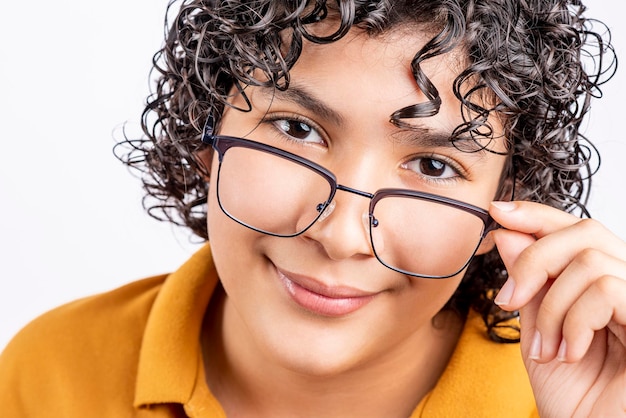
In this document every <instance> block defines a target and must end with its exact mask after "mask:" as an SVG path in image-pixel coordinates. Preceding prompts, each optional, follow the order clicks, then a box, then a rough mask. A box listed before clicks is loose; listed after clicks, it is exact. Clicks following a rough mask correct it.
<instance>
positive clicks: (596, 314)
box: [558, 275, 626, 362]
mask: <svg viewBox="0 0 626 418" xmlns="http://www.w3.org/2000/svg"><path fill="white" fill-rule="evenodd" d="M612 322H614V323H615V324H616V325H617V326H618V327H619V328H620V329H621V330H622V331H623V330H624V327H626V280H623V279H621V278H618V277H615V276H609V275H607V276H602V277H601V278H599V279H598V280H596V281H594V282H593V284H592V285H591V286H590V287H589V289H588V290H587V291H586V292H585V293H583V295H581V297H580V298H579V299H578V300H577V301H576V303H575V304H574V305H573V306H572V308H571V309H570V310H569V311H568V313H567V316H566V318H565V321H564V323H563V342H562V344H561V346H560V348H559V353H558V358H559V360H561V361H565V362H576V361H580V360H581V359H582V358H583V357H584V356H585V354H586V353H587V351H588V349H589V347H590V345H591V342H592V341H593V337H594V335H595V332H597V331H599V330H601V329H604V328H606V327H607V326H610V324H611V323H612ZM618 338H619V337H618ZM622 338H623V335H622Z"/></svg>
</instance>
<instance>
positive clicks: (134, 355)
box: [0, 245, 535, 418]
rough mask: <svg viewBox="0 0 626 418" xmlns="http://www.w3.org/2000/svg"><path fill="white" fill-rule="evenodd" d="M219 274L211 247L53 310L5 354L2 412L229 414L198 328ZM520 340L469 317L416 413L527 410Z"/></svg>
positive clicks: (48, 416)
mask: <svg viewBox="0 0 626 418" xmlns="http://www.w3.org/2000/svg"><path fill="white" fill-rule="evenodd" d="M217 281H218V278H217V274H216V272H215V269H214V267H213V261H212V257H211V251H210V248H209V246H208V245H206V246H205V247H203V248H202V249H200V250H199V251H198V252H197V253H196V254H195V255H194V256H193V257H192V258H191V259H190V260H189V261H187V262H186V263H185V264H184V265H183V266H182V267H181V268H180V269H179V270H178V271H176V272H175V273H173V274H170V275H167V276H160V277H153V278H149V279H144V280H141V281H138V282H134V283H131V284H129V285H126V286H124V287H121V288H119V289H116V290H113V291H111V292H108V293H105V294H101V295H95V296H92V297H88V298H85V299H81V300H78V301H75V302H72V303H70V304H67V305H64V306H61V307H59V308H57V309H55V310H53V311H50V312H48V313H46V314H44V315H43V316H41V317H40V318H38V319H36V320H34V321H33V322H32V323H30V324H29V325H28V326H26V327H25V328H24V329H23V330H22V331H21V332H20V333H18V335H17V336H16V337H15V338H14V339H13V341H12V342H11V343H9V345H8V346H7V347H6V349H5V350H4V352H3V353H2V354H1V355H0V417H3V418H17V417H29V418H38V417H45V418H55V417H64V418H79V417H80V418H86V417H113V418H124V417H186V416H189V417H194V418H202V417H225V414H224V412H223V410H222V408H221V407H220V405H219V403H218V402H217V400H216V399H215V398H214V397H213V395H212V394H211V392H210V390H209V388H208V386H207V384H206V382H205V379H204V368H203V362H202V355H201V350H200V343H199V339H200V328H201V324H202V320H203V316H204V312H205V309H206V307H207V305H208V303H209V299H210V298H211V295H212V293H213V290H214V288H215V285H216V283H217ZM534 414H535V412H534V400H533V396H532V393H531V391H530V386H529V383H528V378H527V376H526V372H525V370H524V367H523V364H522V361H521V357H520V354H519V346H518V345H517V344H512V345H511V344H498V343H494V342H491V341H489V340H488V339H487V338H486V337H485V331H484V326H483V324H482V321H481V320H480V318H479V317H478V316H477V315H475V314H473V315H471V316H470V318H469V319H468V321H467V324H466V326H465V329H464V331H463V334H462V336H461V339H460V341H459V344H458V347H457V349H456V351H455V353H454V355H453V357H452V359H451V361H450V364H449V366H448V368H447V369H446V371H445V372H444V374H443V376H442V377H441V379H440V381H439V383H438V384H437V386H436V387H435V389H434V390H433V391H432V392H431V393H430V394H429V395H428V396H427V397H426V398H424V399H423V400H422V402H421V403H420V405H419V406H418V407H417V408H416V410H415V412H414V413H413V414H412V417H418V416H420V417H448V418H449V417H489V418H492V417H530V416H533V415H534Z"/></svg>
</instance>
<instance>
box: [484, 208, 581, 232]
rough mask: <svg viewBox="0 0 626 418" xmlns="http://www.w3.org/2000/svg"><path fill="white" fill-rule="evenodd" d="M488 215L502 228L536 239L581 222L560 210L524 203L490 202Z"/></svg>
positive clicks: (579, 219)
mask: <svg viewBox="0 0 626 418" xmlns="http://www.w3.org/2000/svg"><path fill="white" fill-rule="evenodd" d="M489 214H490V215H491V217H492V218H493V219H494V220H495V221H496V222H498V224H500V225H501V226H503V227H504V228H506V229H510V230H513V231H519V232H524V233H526V234H529V235H532V236H534V237H535V238H537V239H539V238H542V237H545V236H546V235H550V234H552V233H554V232H556V231H559V230H561V229H564V228H567V227H569V226H572V225H574V224H576V223H578V222H580V221H581V218H579V217H577V216H574V215H572V214H571V213H567V212H564V211H562V210H560V209H556V208H553V207H550V206H547V205H544V204H541V203H535V202H525V201H511V202H491V207H490V208H489Z"/></svg>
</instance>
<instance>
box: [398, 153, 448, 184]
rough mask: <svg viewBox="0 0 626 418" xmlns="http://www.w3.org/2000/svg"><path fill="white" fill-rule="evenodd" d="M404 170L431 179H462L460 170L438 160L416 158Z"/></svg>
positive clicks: (406, 164)
mask: <svg viewBox="0 0 626 418" xmlns="http://www.w3.org/2000/svg"><path fill="white" fill-rule="evenodd" d="M402 167H403V168H406V169H407V170H411V171H414V172H416V173H417V174H419V175H421V176H424V177H427V178H431V179H452V178H457V177H460V174H459V170H457V169H456V168H454V167H453V166H452V165H451V164H449V163H447V162H445V161H442V160H440V159H436V158H428V157H420V158H415V159H413V160H411V161H409V162H406V163H404V164H403V165H402Z"/></svg>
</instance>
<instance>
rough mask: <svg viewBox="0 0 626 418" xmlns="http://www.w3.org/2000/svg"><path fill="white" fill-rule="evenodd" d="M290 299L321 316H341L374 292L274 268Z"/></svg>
mask: <svg viewBox="0 0 626 418" xmlns="http://www.w3.org/2000/svg"><path fill="white" fill-rule="evenodd" d="M276 271H277V272H278V277H279V279H280V281H281V283H282V284H283V286H284V288H285V290H286V291H287V293H288V294H289V296H291V299H292V300H293V301H294V302H296V303H297V304H298V305H300V306H301V307H302V308H304V309H306V310H307V311H310V312H313V313H315V314H318V315H323V316H335V317H337V316H343V315H347V314H349V313H352V312H354V311H356V310H358V309H360V308H362V307H363V306H365V305H366V304H367V303H369V302H370V301H371V300H372V299H373V298H374V296H375V295H376V294H375V293H369V292H364V291H361V290H358V289H354V288H351V287H343V286H334V287H329V286H326V285H324V284H322V283H320V282H318V281H316V280H314V279H311V278H308V277H304V276H299V275H296V274H292V273H287V272H282V271H281V270H278V269H277V270H276Z"/></svg>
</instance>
